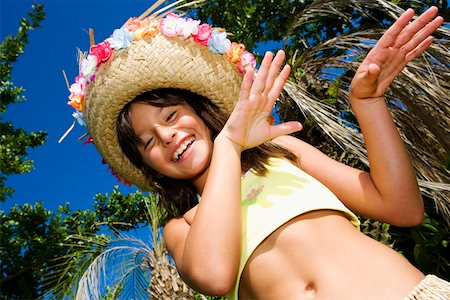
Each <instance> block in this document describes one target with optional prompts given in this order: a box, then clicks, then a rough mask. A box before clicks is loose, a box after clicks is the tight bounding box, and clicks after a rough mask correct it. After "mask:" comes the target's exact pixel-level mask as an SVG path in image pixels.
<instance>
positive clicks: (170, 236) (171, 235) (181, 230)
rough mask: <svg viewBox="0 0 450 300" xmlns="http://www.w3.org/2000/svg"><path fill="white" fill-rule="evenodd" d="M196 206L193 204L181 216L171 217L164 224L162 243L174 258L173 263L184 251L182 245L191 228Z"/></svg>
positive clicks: (179, 258) (178, 259)
mask: <svg viewBox="0 0 450 300" xmlns="http://www.w3.org/2000/svg"><path fill="white" fill-rule="evenodd" d="M196 210H197V207H196V206H195V207H194V208H192V209H191V210H189V211H188V212H186V213H185V214H184V215H183V216H180V217H177V218H173V219H171V220H169V221H168V222H167V224H166V225H165V226H164V230H163V236H164V243H165V245H166V247H167V250H169V252H170V254H171V255H172V257H173V258H174V260H175V263H177V262H180V261H181V257H182V255H183V252H184V245H185V242H186V238H187V235H188V233H189V230H190V229H191V223H192V221H193V219H194V216H195V212H196Z"/></svg>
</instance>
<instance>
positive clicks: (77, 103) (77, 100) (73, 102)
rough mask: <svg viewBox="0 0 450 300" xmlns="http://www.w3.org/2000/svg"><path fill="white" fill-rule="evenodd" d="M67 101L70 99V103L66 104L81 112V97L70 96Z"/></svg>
mask: <svg viewBox="0 0 450 300" xmlns="http://www.w3.org/2000/svg"><path fill="white" fill-rule="evenodd" d="M69 99H70V101H69V102H67V104H69V105H70V106H72V107H73V108H75V109H76V110H78V111H79V112H82V111H83V100H84V99H83V96H79V95H78V96H75V95H70V96H69Z"/></svg>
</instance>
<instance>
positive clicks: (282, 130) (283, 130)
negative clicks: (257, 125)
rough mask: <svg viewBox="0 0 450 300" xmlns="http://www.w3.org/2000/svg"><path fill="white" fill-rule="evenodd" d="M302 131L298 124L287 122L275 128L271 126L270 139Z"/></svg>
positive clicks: (300, 125)
mask: <svg viewBox="0 0 450 300" xmlns="http://www.w3.org/2000/svg"><path fill="white" fill-rule="evenodd" d="M302 129H303V126H302V124H301V123H300V122H297V121H289V122H286V123H281V124H278V125H275V126H271V137H270V138H271V139H274V138H276V137H278V136H282V135H286V134H290V133H293V132H296V131H300V130H302Z"/></svg>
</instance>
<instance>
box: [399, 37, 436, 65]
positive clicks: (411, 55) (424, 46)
mask: <svg viewBox="0 0 450 300" xmlns="http://www.w3.org/2000/svg"><path fill="white" fill-rule="evenodd" d="M431 43H433V37H431V36H429V37H428V38H426V39H425V40H424V41H422V43H420V44H419V46H417V47H416V48H414V49H413V50H412V51H410V52H408V54H406V56H405V60H406V61H407V62H409V61H411V60H413V59H414V58H416V57H417V56H418V55H420V54H422V53H423V52H424V51H425V50H426V49H427V48H428V47H429V46H430V45H431Z"/></svg>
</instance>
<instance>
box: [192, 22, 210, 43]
mask: <svg viewBox="0 0 450 300" xmlns="http://www.w3.org/2000/svg"><path fill="white" fill-rule="evenodd" d="M211 35H212V27H211V25H209V24H202V25H200V26H199V27H198V33H197V34H195V35H194V34H193V35H192V36H193V37H194V41H196V42H197V43H200V44H202V45H204V46H208V40H209V39H210V38H211Z"/></svg>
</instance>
